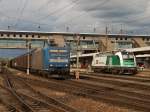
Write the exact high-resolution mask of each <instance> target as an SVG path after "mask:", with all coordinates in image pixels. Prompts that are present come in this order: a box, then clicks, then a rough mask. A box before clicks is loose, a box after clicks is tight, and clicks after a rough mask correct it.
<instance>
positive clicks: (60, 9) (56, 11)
mask: <svg viewBox="0 0 150 112" xmlns="http://www.w3.org/2000/svg"><path fill="white" fill-rule="evenodd" d="M78 1H79V0H74V1H72V2H71V3H69V4H67V5H65V6H64V7H61V8H59V9H56V10H54V11H53V12H50V13H49V14H48V15H46V16H44V17H42V18H40V19H38V21H40V20H44V19H47V18H48V17H49V16H52V15H54V14H56V13H58V12H59V13H60V12H61V11H63V10H65V9H66V8H68V7H70V5H71V4H75V3H77V2H78Z"/></svg>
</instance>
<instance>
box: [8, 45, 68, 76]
mask: <svg viewBox="0 0 150 112" xmlns="http://www.w3.org/2000/svg"><path fill="white" fill-rule="evenodd" d="M29 59H30V61H29V62H30V63H29V68H30V72H36V73H39V74H43V75H46V76H47V74H49V75H52V74H57V75H59V76H64V75H65V76H67V75H69V73H70V49H69V48H68V47H54V46H53V47H48V48H38V49H35V50H32V51H31V52H30V53H29ZM27 60H28V54H24V55H21V56H18V57H16V58H14V59H12V60H11V66H12V67H14V68H17V69H21V70H26V69H27V65H28V61H27Z"/></svg>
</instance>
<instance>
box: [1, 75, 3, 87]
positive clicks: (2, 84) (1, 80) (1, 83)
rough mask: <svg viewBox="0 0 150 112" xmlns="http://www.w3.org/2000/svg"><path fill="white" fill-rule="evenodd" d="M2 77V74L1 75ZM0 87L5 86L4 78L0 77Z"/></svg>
mask: <svg viewBox="0 0 150 112" xmlns="http://www.w3.org/2000/svg"><path fill="white" fill-rule="evenodd" d="M0 75H2V74H0ZM0 85H3V78H2V77H1V76H0Z"/></svg>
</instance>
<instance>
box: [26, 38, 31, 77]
mask: <svg viewBox="0 0 150 112" xmlns="http://www.w3.org/2000/svg"><path fill="white" fill-rule="evenodd" d="M30 46H31V43H30V42H29V40H28V41H27V54H28V55H27V75H29V74H30Z"/></svg>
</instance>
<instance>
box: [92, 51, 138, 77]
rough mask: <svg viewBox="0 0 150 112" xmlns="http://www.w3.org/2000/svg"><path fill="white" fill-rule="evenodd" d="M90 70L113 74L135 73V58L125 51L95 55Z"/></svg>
mask: <svg viewBox="0 0 150 112" xmlns="http://www.w3.org/2000/svg"><path fill="white" fill-rule="evenodd" d="M92 69H93V71H94V72H109V73H113V74H136V73H137V65H136V59H135V56H134V55H133V53H131V52H127V51H118V52H116V53H95V54H94V55H93V61H92Z"/></svg>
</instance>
